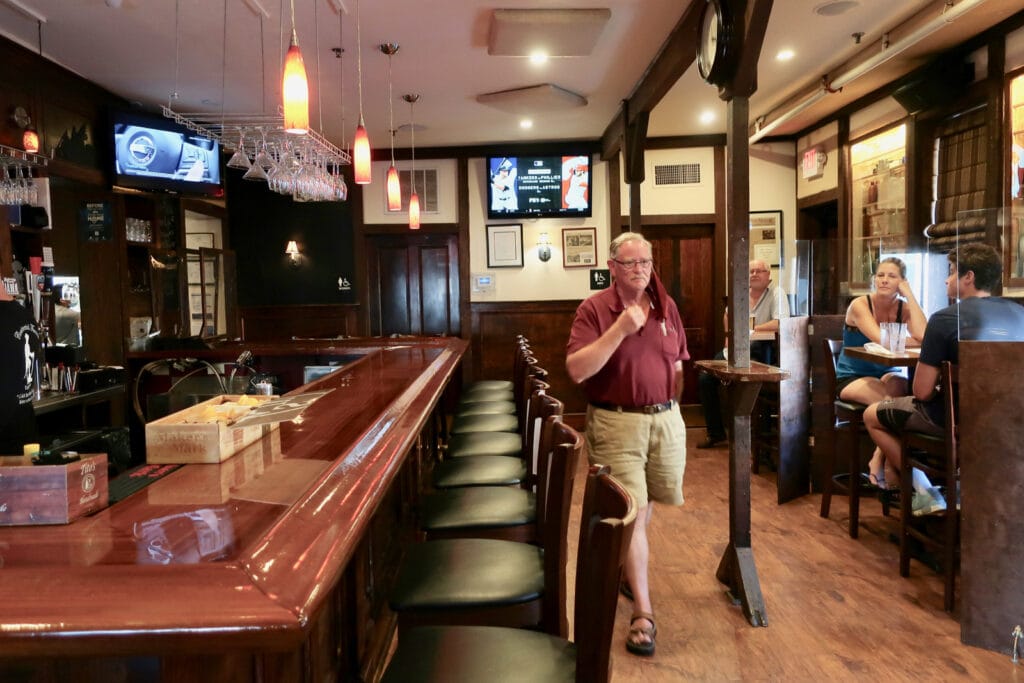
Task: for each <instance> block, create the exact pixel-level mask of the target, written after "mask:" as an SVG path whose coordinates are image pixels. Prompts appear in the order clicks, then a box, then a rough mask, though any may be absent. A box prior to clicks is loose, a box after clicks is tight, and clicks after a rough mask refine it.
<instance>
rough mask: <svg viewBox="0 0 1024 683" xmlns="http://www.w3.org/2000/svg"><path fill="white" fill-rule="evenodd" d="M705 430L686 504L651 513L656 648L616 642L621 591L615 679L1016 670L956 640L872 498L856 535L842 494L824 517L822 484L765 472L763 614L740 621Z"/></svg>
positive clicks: (623, 608) (623, 612) (756, 503)
mask: <svg viewBox="0 0 1024 683" xmlns="http://www.w3.org/2000/svg"><path fill="white" fill-rule="evenodd" d="M703 438H704V430H703V429H690V430H689V433H688V443H689V447H688V449H687V456H688V457H687V468H686V478H685V484H684V487H683V493H684V495H685V497H686V504H685V505H683V507H681V508H666V507H662V506H657V507H656V508H655V510H654V517H653V519H652V521H651V528H650V540H651V571H650V573H651V587H652V588H651V593H652V595H651V597H652V601H653V603H654V610H655V614H656V615H657V623H658V638H657V653H656V654H655V656H654V657H653V658H640V657H636V656H633V655H631V654H629V653H627V652H626V650H625V645H624V641H625V636H626V631H627V628H628V626H627V624H628V620H629V616H630V612H631V607H632V603H631V602H629V601H628V600H626V599H625V598H623V597H620V598H619V608H618V617H617V623H616V629H617V632H616V635H615V639H614V641H613V644H612V667H613V676H612V679H613V680H614V681H617V682H624V681H644V682H648V683H656V682H658V681H666V682H668V681H671V682H673V683H676V682H678V681H783V680H784V681H825V680H827V681H830V683H837V682H839V681H862V680H878V681H912V682H914V683H921V682H923V681H929V682H931V681H1024V665H1021V666H1015V665H1014V664H1013V663H1012V662H1011V661H1010V658H1009V656H1007V655H1003V654H999V653H995V652H990V651H987V650H982V649H978V648H974V647H968V646H966V645H963V644H961V642H960V625H959V623H958V622H957V621H956V620H955V619H954V618H953V617H951V616H949V615H947V614H946V613H945V612H943V611H942V581H941V577H940V576H939V575H937V574H935V573H934V572H933V571H932V570H931V569H929V568H927V567H925V566H923V565H920V564H918V563H916V562H914V563H913V564H911V577H910V578H907V579H905V578H902V577H900V576H899V572H898V548H897V546H896V545H895V543H894V542H892V541H890V540H889V536H890V534H891V533H893V531H894V529H895V521H894V520H893V519H892V518H886V517H883V516H882V514H881V505H880V504H879V503H878V502H877V501H875V500H871V499H869V500H866V501H865V500H862V501H861V531H860V538H859V539H858V540H853V539H851V538H850V537H849V535H848V534H847V530H846V522H847V514H846V498H845V497H843V498H836V499H834V502H833V511H832V517H831V519H822V518H821V517H819V516H818V507H819V505H820V502H821V497H820V496H819V495H808V496H804V497H803V498H800V499H798V500H795V501H793V502H790V503H787V504H785V505H781V506H780V505H777V504H776V502H775V481H774V479H773V478H772V477H773V475H770V474H769V475H767V476H763V475H754V477H753V481H752V484H751V500H752V531H753V537H752V538H753V550H754V557H755V561H756V563H757V571H758V576H759V578H760V584H761V590H762V592H763V594H764V600H765V607H766V610H767V613H768V627H767V628H754V627H753V626H751V625H750V624H749V622H747V620H746V619H745V618H744V616H743V613H742V611H741V610H740V608H739V607H736V606H733V605H731V604H730V602H729V601H728V599H727V598H726V595H725V593H724V587H723V585H722V584H720V583H719V582H718V581H717V580H716V579H715V570H716V568H717V566H718V561H719V559H720V557H721V555H722V551H723V548H724V547H725V544H726V541H727V540H728V522H729V519H728V508H727V504H728V471H727V466H728V458H729V455H728V451H727V450H726V449H715V450H699V449H697V448H696V443H697V442H698V441H699V440H701V439H703ZM585 466H586V464H585V463H582V464H581V467H585ZM762 471H764V470H763V469H762ZM581 481H582V477H580V478H578V479H577V482H581ZM577 488H579V487H577ZM579 494H580V491H579V490H577V491H576V496H575V506H574V514H575V517H574V518H573V529H572V531H571V532H570V538H571V539H575V536H576V534H577V530H578V515H579V505H580V495H579ZM573 572H574V568H573V567H570V568H569V573H568V576H569V577H570V581H571V577H572V576H574V574H573ZM571 593H572V591H571V590H570V595H571ZM570 614H571V611H570ZM1009 644H1010V635H1009V633H1007V647H1009Z"/></svg>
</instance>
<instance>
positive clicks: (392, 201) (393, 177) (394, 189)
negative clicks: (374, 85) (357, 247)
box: [380, 43, 402, 211]
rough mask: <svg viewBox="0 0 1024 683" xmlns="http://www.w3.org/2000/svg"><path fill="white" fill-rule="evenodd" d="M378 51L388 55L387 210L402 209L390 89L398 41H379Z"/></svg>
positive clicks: (393, 112)
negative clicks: (388, 162)
mask: <svg viewBox="0 0 1024 683" xmlns="http://www.w3.org/2000/svg"><path fill="white" fill-rule="evenodd" d="M380 51H381V52H383V53H384V54H386V55H387V56H388V132H389V133H390V134H391V167H390V168H388V181H387V189H388V211H401V210H402V185H401V183H400V182H399V180H398V169H397V168H395V109H394V98H395V96H394V93H393V91H392V89H391V57H392V56H394V55H395V54H397V53H398V43H381V45H380Z"/></svg>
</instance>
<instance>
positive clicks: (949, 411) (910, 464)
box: [900, 361, 960, 612]
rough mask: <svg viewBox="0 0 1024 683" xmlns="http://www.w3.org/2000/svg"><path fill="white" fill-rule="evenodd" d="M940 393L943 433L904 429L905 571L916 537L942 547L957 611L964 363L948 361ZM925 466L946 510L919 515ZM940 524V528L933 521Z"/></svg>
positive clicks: (949, 606)
mask: <svg viewBox="0 0 1024 683" xmlns="http://www.w3.org/2000/svg"><path fill="white" fill-rule="evenodd" d="M939 372H940V375H939V376H940V382H941V383H940V388H939V393H940V396H941V399H942V405H943V410H944V412H945V419H946V423H945V425H944V427H943V432H942V434H941V435H932V434H922V433H920V432H910V431H905V432H903V443H902V446H903V452H902V457H901V459H900V576H910V556H911V541H913V540H916V541H918V542H920V543H921V544H922V545H923V546H924V547H925V548H928V549H932V550H938V551H939V554H940V566H941V569H942V573H943V605H942V606H943V608H944V609H945V610H946V611H947V612H952V611H953V610H954V608H955V606H956V570H957V559H958V555H959V549H960V538H959V536H960V511H959V510H958V509H957V504H958V501H957V499H958V495H957V494H958V489H957V482H958V481H959V479H960V460H959V458H958V456H957V417H956V392H957V388H958V385H959V380H960V377H959V374H960V373H959V368H958V366H956V365H954V364H952V363H951V362H949V361H943V363H942V366H941V368H940V370H939ZM915 467H916V468H918V469H920V470H922V471H923V472H924V473H925V474H926V475H928V478H929V479H930V480H931V481H932V483H934V484H936V485H942V486H945V488H946V496H945V498H946V510H945V511H944V512H939V513H935V514H932V515H925V516H922V517H914V516H913V513H912V511H911V510H912V501H913V494H914V487H913V484H912V471H913V469H914V468H915ZM933 524H934V525H935V526H937V527H938V529H937V531H938V533H935V531H936V529H935V528H934V527H933V526H932V525H933Z"/></svg>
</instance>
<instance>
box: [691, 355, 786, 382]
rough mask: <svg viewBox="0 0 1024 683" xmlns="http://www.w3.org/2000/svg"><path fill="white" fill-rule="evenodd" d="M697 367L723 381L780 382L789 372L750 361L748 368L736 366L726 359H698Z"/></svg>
mask: <svg viewBox="0 0 1024 683" xmlns="http://www.w3.org/2000/svg"><path fill="white" fill-rule="evenodd" d="M696 365H697V369H699V370H701V371H702V372H706V373H708V374H709V375H711V376H712V377H716V378H718V379H719V380H721V381H723V382H781V381H782V380H784V379H786V378H787V377H789V373H788V372H786V371H785V370H782V369H781V368H777V367H775V366H774V365H765V364H764V363H758V362H757V361H750V367H749V368H737V367H732V366H730V365H729V361H727V360H699V361H697V363H696Z"/></svg>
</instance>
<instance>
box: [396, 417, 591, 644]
mask: <svg viewBox="0 0 1024 683" xmlns="http://www.w3.org/2000/svg"><path fill="white" fill-rule="evenodd" d="M552 429H553V433H552V438H551V444H552V448H551V449H550V450H548V451H546V452H545V453H542V454H541V460H540V465H539V466H540V467H541V468H550V473H549V474H548V476H547V482H546V483H547V487H546V489H545V490H539V491H538V492H537V528H538V533H539V537H540V545H539V546H537V545H532V544H528V543H516V542H512V541H500V540H493V539H480V538H454V539H443V540H437V541H426V542H423V543H416V544H413V545H412V546H411V547H410V548H409V550H408V552H407V553H406V556H405V558H404V560H403V562H402V564H401V566H400V567H399V569H398V575H397V577H396V580H395V585H394V588H393V590H392V593H391V595H390V597H389V600H388V602H389V605H390V607H391V609H392V610H393V611H394V612H395V613H396V614H397V615H398V629H399V641H400V642H401V640H402V639H403V637H404V636H403V635H402V633H403V632H404V630H405V629H407V628H408V627H410V626H414V625H425V624H467V625H469V624H473V625H482V624H489V625H500V626H511V627H531V628H536V627H539V628H540V629H541V630H543V631H545V632H547V633H551V634H558V635H562V636H564V635H565V633H566V632H567V630H568V619H567V615H566V594H565V580H564V579H565V566H566V561H567V556H568V543H567V538H566V535H567V532H568V527H569V508H570V504H571V499H572V484H573V480H574V479H575V475H576V470H577V462H578V460H579V457H580V454H581V452H582V450H583V438H582V437H581V436H580V435H579V434H578V433H577V432H576V431H575V430H574V429H573V428H572V427H569V426H568V425H566V424H565V423H562V422H555V423H554V424H553V426H552Z"/></svg>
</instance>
